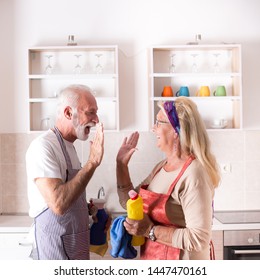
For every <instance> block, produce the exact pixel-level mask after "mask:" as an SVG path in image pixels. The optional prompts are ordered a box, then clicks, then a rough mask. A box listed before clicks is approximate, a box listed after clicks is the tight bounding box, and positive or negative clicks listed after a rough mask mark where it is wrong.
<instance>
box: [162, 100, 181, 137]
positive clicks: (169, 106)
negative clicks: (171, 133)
mask: <svg viewBox="0 0 260 280" xmlns="http://www.w3.org/2000/svg"><path fill="white" fill-rule="evenodd" d="M163 108H164V110H165V112H166V114H167V117H168V119H169V121H170V123H171V125H172V127H173V128H174V130H175V131H176V132H177V133H178V135H180V122H179V117H178V114H177V111H176V107H175V103H174V101H166V102H164V104H163Z"/></svg>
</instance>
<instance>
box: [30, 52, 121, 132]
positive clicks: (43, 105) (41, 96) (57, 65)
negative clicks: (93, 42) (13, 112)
mask: <svg viewBox="0 0 260 280" xmlns="http://www.w3.org/2000/svg"><path fill="white" fill-rule="evenodd" d="M28 82H29V98H28V107H29V108H28V109H29V110H28V112H29V131H42V130H45V129H47V128H48V127H49V126H52V125H53V124H54V121H55V114H56V109H55V108H56V107H55V106H56V102H57V94H58V92H59V91H60V89H62V88H64V87H66V86H67V85H70V84H84V85H87V86H89V87H90V88H92V90H93V91H94V95H95V97H96V99H97V103H98V108H99V110H98V115H99V118H100V121H101V122H103V124H104V129H105V130H109V131H118V130H119V92H118V91H119V88H118V47H117V46H63V47H62V46H53V47H34V48H29V50H28Z"/></svg>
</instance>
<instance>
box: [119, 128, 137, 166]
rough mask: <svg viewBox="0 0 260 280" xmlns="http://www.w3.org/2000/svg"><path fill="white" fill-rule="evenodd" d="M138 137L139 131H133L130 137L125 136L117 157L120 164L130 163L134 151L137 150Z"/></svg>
mask: <svg viewBox="0 0 260 280" xmlns="http://www.w3.org/2000/svg"><path fill="white" fill-rule="evenodd" d="M138 139H139V133H138V132H134V133H132V134H131V135H130V137H129V138H127V137H125V139H124V141H123V144H122V145H121V147H120V149H119V151H118V154H117V157H116V161H117V163H118V164H122V165H128V162H129V160H130V159H131V157H132V155H133V153H134V152H135V151H136V150H137V148H136V146H137V143H138Z"/></svg>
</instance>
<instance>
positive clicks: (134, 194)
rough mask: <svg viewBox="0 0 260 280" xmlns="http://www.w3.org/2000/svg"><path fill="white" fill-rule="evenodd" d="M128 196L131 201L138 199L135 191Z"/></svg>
mask: <svg viewBox="0 0 260 280" xmlns="http://www.w3.org/2000/svg"><path fill="white" fill-rule="evenodd" d="M128 195H129V197H130V199H132V200H136V199H137V198H138V193H137V192H136V191H134V190H131V191H129V192H128Z"/></svg>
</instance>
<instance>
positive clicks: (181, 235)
mask: <svg viewBox="0 0 260 280" xmlns="http://www.w3.org/2000/svg"><path fill="white" fill-rule="evenodd" d="M159 107H160V111H159V112H158V114H157V116H156V122H155V125H154V127H153V132H154V133H155V135H156V138H157V147H158V148H159V149H160V150H162V151H163V152H164V154H165V159H164V160H163V161H161V162H159V163H158V164H157V165H156V166H155V167H154V169H153V170H152V172H151V174H150V175H149V176H148V177H147V178H146V179H145V180H144V181H143V182H142V183H141V184H140V185H139V186H137V187H136V188H135V189H136V190H137V191H138V192H139V194H140V195H141V196H142V198H143V201H144V212H145V213H146V214H145V215H144V219H143V220H141V221H136V220H131V219H129V218H126V221H125V222H124V226H125V228H126V230H127V231H128V232H129V233H130V234H132V235H141V236H145V237H146V238H145V243H144V245H142V246H141V256H140V257H141V259H150V260H152V259H162V260H167V259H172V260H176V259H184V260H190V259H195V260H204V259H205V260H207V259H210V251H211V250H210V247H211V246H210V243H211V226H212V204H213V197H214V189H215V188H216V187H217V186H218V184H219V181H220V174H219V169H218V165H217V162H216V159H215V157H214V156H213V154H212V153H211V150H210V142H209V138H208V135H207V131H206V129H205V126H204V123H203V120H202V119H201V117H200V114H199V112H198V110H197V107H196V105H195V103H194V102H193V101H192V100H191V99H189V98H187V97H178V98H176V100H175V101H166V102H164V103H161V104H159ZM138 138H139V133H138V132H134V133H133V134H131V135H130V137H129V138H125V139H124V142H123V144H122V146H121V147H120V149H119V151H118V154H117V185H118V188H117V192H118V195H119V201H120V204H121V205H122V207H124V208H126V201H127V200H128V198H129V197H128V192H129V190H131V189H133V185H132V183H131V178H130V174H129V170H128V163H129V161H130V159H131V157H132V155H133V153H134V152H135V150H136V146H137V143H138Z"/></svg>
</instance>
